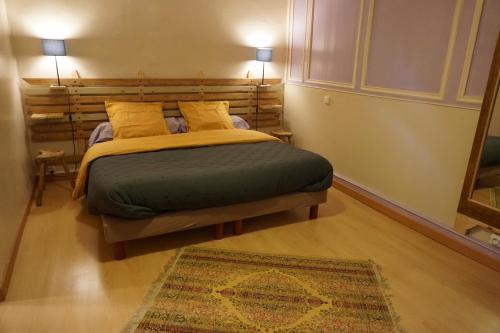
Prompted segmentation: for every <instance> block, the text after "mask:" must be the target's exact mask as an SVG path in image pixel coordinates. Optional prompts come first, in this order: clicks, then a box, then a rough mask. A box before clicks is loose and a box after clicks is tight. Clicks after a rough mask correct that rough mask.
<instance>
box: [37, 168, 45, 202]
mask: <svg viewBox="0 0 500 333" xmlns="http://www.w3.org/2000/svg"><path fill="white" fill-rule="evenodd" d="M38 172H39V175H38V186H37V190H36V205H37V206H41V205H42V193H43V189H44V188H45V162H42V163H40V167H39V171H38Z"/></svg>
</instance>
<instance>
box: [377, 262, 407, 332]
mask: <svg viewBox="0 0 500 333" xmlns="http://www.w3.org/2000/svg"><path fill="white" fill-rule="evenodd" d="M368 261H369V262H370V263H371V264H372V266H373V271H374V272H375V274H376V277H377V280H378V281H379V285H380V286H381V289H382V290H381V293H382V295H383V296H384V299H385V303H386V304H387V307H388V308H389V313H390V314H391V318H392V321H393V324H394V328H395V329H396V331H397V332H398V333H406V330H405V329H404V328H403V326H402V325H401V316H400V315H399V314H398V313H397V312H396V310H395V308H394V304H393V303H392V297H393V296H394V295H393V294H392V290H391V286H390V285H389V282H388V280H387V279H386V278H385V277H384V276H383V275H382V267H381V266H380V265H379V264H377V263H376V262H375V261H373V260H372V259H369V260H368Z"/></svg>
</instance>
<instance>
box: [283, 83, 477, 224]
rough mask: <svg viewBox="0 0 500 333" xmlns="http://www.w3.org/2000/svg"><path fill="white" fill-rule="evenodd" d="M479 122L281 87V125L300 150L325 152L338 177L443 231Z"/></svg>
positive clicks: (450, 110) (441, 111) (471, 116)
mask: <svg viewBox="0 0 500 333" xmlns="http://www.w3.org/2000/svg"><path fill="white" fill-rule="evenodd" d="M325 95H330V96H331V98H332V103H331V105H330V106H327V105H324V104H323V97H324V96H325ZM478 117H479V111H475V110H469V109H461V108H456V107H447V106H437V105H431V104H425V103H421V102H409V101H403V100H396V99H389V98H382V97H373V96H366V95H360V94H353V93H344V92H334V91H329V90H322V89H317V88H308V87H300V86H295V85H290V84H287V85H286V87H285V124H286V125H287V126H288V127H289V128H290V129H291V130H292V131H293V132H294V138H295V142H296V144H297V145H298V146H299V147H303V148H306V149H310V150H313V151H316V152H318V153H320V154H323V155H324V156H325V157H327V158H328V159H329V160H330V161H331V162H332V164H333V166H334V168H335V172H336V174H337V175H339V176H341V177H343V178H346V179H347V180H351V181H352V182H354V183H355V184H358V185H360V186H362V187H364V188H366V189H368V190H370V191H371V192H374V193H376V194H378V195H380V196H382V197H384V198H386V199H388V200H390V201H392V202H394V203H396V204H399V205H401V206H403V207H405V208H407V209H408V210H410V211H412V212H415V213H417V214H419V215H421V216H424V217H427V218H429V219H431V220H433V221H435V222H440V223H443V224H445V225H447V226H453V223H454V220H455V216H456V211H457V206H458V201H459V197H460V193H461V189H462V183H463V179H464V176H465V170H466V167H467V162H468V159H469V153H470V149H471V146H472V141H473V137H474V133H475V128H476V124H477V120H478Z"/></svg>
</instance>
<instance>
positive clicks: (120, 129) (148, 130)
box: [105, 102, 170, 139]
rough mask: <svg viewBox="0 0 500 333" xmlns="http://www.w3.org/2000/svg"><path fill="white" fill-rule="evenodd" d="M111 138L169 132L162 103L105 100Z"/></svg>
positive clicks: (137, 136)
mask: <svg viewBox="0 0 500 333" xmlns="http://www.w3.org/2000/svg"><path fill="white" fill-rule="evenodd" d="M105 105H106V112H107V113H108V118H109V121H110V122H111V127H112V128H113V139H128V138H139V137H143V136H156V135H164V134H170V131H169V129H168V127H167V124H166V122H165V119H164V118H163V107H162V103H132V102H105Z"/></svg>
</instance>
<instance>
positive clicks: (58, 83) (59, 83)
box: [54, 56, 61, 86]
mask: <svg viewBox="0 0 500 333" xmlns="http://www.w3.org/2000/svg"><path fill="white" fill-rule="evenodd" d="M54 60H55V62H56V72H57V85H58V86H60V85H61V80H59V66H58V65H57V56H54Z"/></svg>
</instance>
